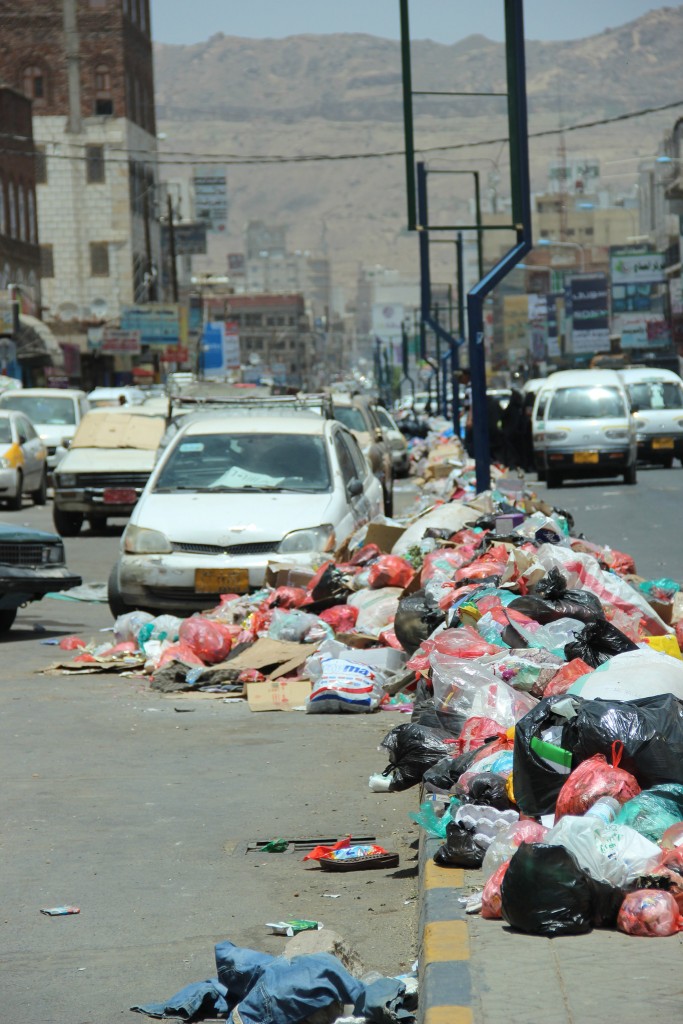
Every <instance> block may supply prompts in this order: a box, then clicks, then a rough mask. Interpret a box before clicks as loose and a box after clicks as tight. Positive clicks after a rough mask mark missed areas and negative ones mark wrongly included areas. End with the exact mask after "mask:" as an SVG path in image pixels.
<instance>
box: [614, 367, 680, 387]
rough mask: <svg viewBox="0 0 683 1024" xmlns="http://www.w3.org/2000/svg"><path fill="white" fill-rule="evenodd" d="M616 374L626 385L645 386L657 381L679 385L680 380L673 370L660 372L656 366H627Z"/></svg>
mask: <svg viewBox="0 0 683 1024" xmlns="http://www.w3.org/2000/svg"><path fill="white" fill-rule="evenodd" d="M618 372H619V376H620V377H621V379H622V380H623V381H624V383H626V384H641V383H642V384H645V383H647V382H648V381H658V380H661V381H671V383H672V384H680V383H681V378H680V377H679V376H678V374H677V373H674V372H673V370H660V369H658V368H657V367H656V366H629V367H626V368H625V369H623V370H619V371H618Z"/></svg>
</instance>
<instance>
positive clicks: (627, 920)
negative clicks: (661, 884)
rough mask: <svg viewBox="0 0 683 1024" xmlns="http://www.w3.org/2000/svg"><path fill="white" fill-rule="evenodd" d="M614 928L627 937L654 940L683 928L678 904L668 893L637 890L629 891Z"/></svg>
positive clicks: (682, 918)
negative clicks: (639, 936)
mask: <svg viewBox="0 0 683 1024" xmlns="http://www.w3.org/2000/svg"><path fill="white" fill-rule="evenodd" d="M617 928H618V929H619V931H620V932H626V934H627V935H644V936H647V937H649V938H654V937H656V936H660V935H675V934H676V933H677V932H680V931H681V930H682V929H683V917H681V915H680V913H679V910H678V904H677V903H676V900H675V899H674V897H673V896H672V895H671V893H670V892H663V891H662V890H661V889H637V890H636V892H630V893H629V894H628V896H627V897H626V899H625V900H624V902H623V903H622V904H621V907H620V909H619V916H618V917H617Z"/></svg>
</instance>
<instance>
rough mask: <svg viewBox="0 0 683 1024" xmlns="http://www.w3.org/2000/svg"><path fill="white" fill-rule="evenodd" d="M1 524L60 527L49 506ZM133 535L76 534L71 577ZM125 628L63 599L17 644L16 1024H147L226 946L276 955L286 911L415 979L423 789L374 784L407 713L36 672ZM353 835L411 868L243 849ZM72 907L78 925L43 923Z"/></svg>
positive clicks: (8, 952) (12, 810)
mask: <svg viewBox="0 0 683 1024" xmlns="http://www.w3.org/2000/svg"><path fill="white" fill-rule="evenodd" d="M2 519H3V520H11V521H12V522H24V523H30V524H32V525H36V526H41V527H43V528H50V508H49V506H48V508H47V509H34V508H32V507H30V506H26V507H25V508H24V509H23V510H22V512H19V513H3V515H2ZM118 532H119V531H117V530H116V529H111V530H110V531H109V534H108V535H107V536H106V537H92V536H90V535H89V533H88V532H87V531H84V532H83V534H82V535H81V536H80V537H79V538H77V539H71V540H67V541H66V549H67V560H68V564H69V566H70V567H71V568H72V569H73V570H75V571H77V572H79V573H81V574H82V575H83V577H84V579H85V580H87V581H89V582H97V581H103V580H106V578H107V575H108V572H109V568H110V566H111V564H112V562H113V559H114V557H115V552H116V547H117V544H118V536H117V534H118ZM109 626H111V617H110V615H109V611H108V609H107V606H106V605H96V604H83V603H75V602H68V601H59V600H53V599H47V600H45V601H43V602H41V603H39V604H34V605H32V606H30V607H29V608H27V609H22V610H20V612H19V615H18V618H17V622H16V624H15V627H14V628H13V629H12V631H11V632H10V633H9V634H8V635H7V637H6V638H5V639H4V640H3V646H2V653H3V655H4V657H3V658H2V664H1V665H0V704H1V706H2V714H1V715H0V766H1V769H2V778H3V798H4V799H3V810H4V813H3V819H4V826H5V827H4V838H3V840H2V854H1V855H2V877H3V883H4V885H3V909H2V914H1V915H0V960H1V961H2V973H3V984H2V991H3V996H2V1009H1V1010H0V1020H2V1021H3V1022H4V1021H6V1022H7V1024H10V1022H11V1024H48V1022H49V1024H110V1022H112V1021H114V1020H131V1021H133V1020H138V1019H140V1018H138V1017H137V1016H136V1017H133V1016H132V1015H129V1013H128V1007H129V1006H131V1005H133V1004H134V1003H139V1002H146V1001H152V1000H157V999H161V998H164V997H166V996H170V995H172V994H173V993H174V992H176V991H177V990H178V989H180V988H181V987H182V986H183V985H185V984H187V983H189V982H191V981H195V980H202V979H204V978H207V977H211V976H212V975H214V973H215V971H214V965H213V945H214V943H215V942H217V941H220V940H224V939H228V938H229V939H231V940H232V941H234V942H236V943H237V944H239V945H246V946H250V947H252V948H257V949H263V950H266V951H268V952H271V953H278V952H280V951H281V950H282V949H283V947H284V944H285V942H286V941H287V940H286V939H284V938H280V937H275V936H271V935H269V934H268V930H267V929H266V927H265V924H266V922H268V921H278V920H280V919H283V918H284V919H286V918H292V917H297V918H311V919H314V920H319V921H322V922H323V923H324V925H325V926H326V927H327V928H333V929H335V930H336V931H337V932H339V933H341V934H342V935H343V936H344V937H345V938H347V940H348V941H349V942H351V944H352V945H353V946H355V948H356V949H357V950H358V952H359V954H360V956H361V958H362V960H363V962H364V964H365V966H366V968H367V969H368V970H374V969H376V970H379V971H382V972H384V973H398V972H403V971H406V970H409V969H410V967H411V965H412V962H413V960H414V959H415V956H416V948H415V925H416V922H415V915H416V902H415V897H416V895H417V860H416V857H417V851H416V848H415V846H414V843H415V840H416V837H417V836H416V829H415V826H413V825H412V823H411V822H410V821H409V819H408V817H407V814H408V811H410V810H414V809H416V797H415V792H414V791H413V792H409V793H407V794H375V793H372V792H370V790H369V788H368V781H367V780H368V776H369V775H370V774H371V773H373V772H375V771H381V770H382V768H384V766H385V764H386V758H385V756H384V755H383V754H382V753H379V752H378V751H377V746H378V744H379V742H380V740H381V738H382V736H383V735H384V734H385V733H386V732H387V731H388V730H389V729H390V728H391V727H392V726H393V725H394V724H397V723H398V721H399V715H398V714H397V713H395V712H393V713H391V712H389V713H384V712H381V713H378V714H376V715H374V716H366V715H361V716H357V717H356V716H348V717H344V716H333V717H332V716H330V717H328V716H323V715H320V716H315V717H310V716H305V715H303V714H301V713H298V712H291V713H281V712H276V713H271V714H252V713H251V712H250V711H249V710H248V708H247V707H246V706H245V705H243V704H230V703H224V702H223V701H222V700H206V701H196V702H191V703H190V702H189V701H182V702H181V701H179V700H174V699H173V698H172V697H161V696H158V695H155V694H154V693H153V692H151V691H150V690H149V689H148V687H147V685H146V684H145V683H144V682H143V681H141V680H139V679H125V678H120V677H116V676H103V675H98V676H49V675H40V674H37V673H38V672H39V670H40V669H42V668H44V667H45V666H47V665H48V664H49V663H50V662H52V661H54V660H55V658H56V657H57V656H58V652H57V649H56V648H55V647H53V646H47V645H45V644H44V643H43V642H44V641H45V640H47V639H49V638H51V637H59V636H62V635H68V634H71V633H78V634H79V635H82V636H84V637H90V636H93V635H96V633H97V630H99V629H103V628H107V627H109ZM67 657H68V656H67ZM176 708H178V709H180V710H176ZM348 833H351V834H352V835H355V836H376V837H377V840H378V842H380V843H381V844H382V845H384V846H385V847H386V848H388V849H397V850H398V852H399V853H400V855H401V863H400V866H399V868H398V869H394V870H391V871H370V872H355V873H352V874H344V875H328V874H327V873H323V872H322V871H320V870H319V869H317V868H315V867H314V868H310V867H308V866H307V865H304V864H303V863H302V862H301V860H300V857H299V856H297V855H294V854H289V853H286V854H268V855H266V854H257V853H248V852H246V846H247V843H248V842H249V841H251V840H267V839H272V838H275V837H280V836H282V837H286V838H305V837H326V838H336V837H339V836H343V835H345V834H348ZM327 894H333V895H338V898H337V899H331V898H329V896H328V895H327ZM62 904H75V905H76V906H79V907H80V908H81V913H80V915H78V916H71V917H58V918H49V917H45V916H43V915H41V914H40V912H39V911H40V908H42V907H54V906H59V905H62Z"/></svg>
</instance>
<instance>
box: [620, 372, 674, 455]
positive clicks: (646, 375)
mask: <svg viewBox="0 0 683 1024" xmlns="http://www.w3.org/2000/svg"><path fill="white" fill-rule="evenodd" d="M619 376H620V377H621V379H622V380H623V382H624V384H625V385H626V390H627V391H628V394H629V398H630V399H631V408H632V410H633V419H634V420H635V424H636V439H637V441H638V458H639V459H642V460H643V461H644V462H657V463H659V464H660V465H662V466H664V467H665V468H667V469H670V468H671V465H672V464H673V460H674V456H675V457H676V458H677V459H679V460H680V461H681V462H683V383H682V382H681V378H680V377H679V376H678V374H677V373H673V372H672V371H671V370H657V369H655V368H649V367H647V366H632V367H630V368H628V369H626V370H619Z"/></svg>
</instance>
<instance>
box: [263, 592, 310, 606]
mask: <svg viewBox="0 0 683 1024" xmlns="http://www.w3.org/2000/svg"><path fill="white" fill-rule="evenodd" d="M307 601H308V591H306V590H304V588H303V587H276V589H275V590H274V591H273V593H272V594H271V595H270V597H269V598H268V600H267V602H266V604H267V606H268V607H269V608H301V605H302V604H306V602H307Z"/></svg>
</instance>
